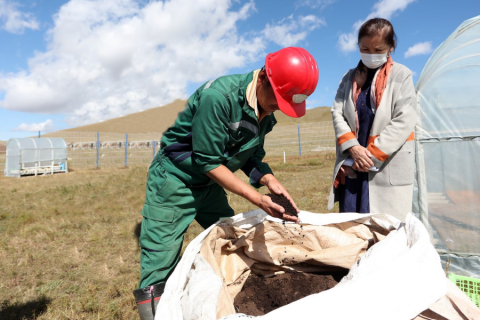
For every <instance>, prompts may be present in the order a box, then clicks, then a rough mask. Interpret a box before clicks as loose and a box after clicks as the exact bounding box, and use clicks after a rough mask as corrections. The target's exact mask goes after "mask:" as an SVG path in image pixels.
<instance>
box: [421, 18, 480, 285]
mask: <svg viewBox="0 0 480 320" xmlns="http://www.w3.org/2000/svg"><path fill="white" fill-rule="evenodd" d="M479 83H480V16H477V17H475V18H472V19H470V20H467V21H465V22H464V23H462V24H461V25H460V26H459V27H458V28H457V29H456V30H455V31H454V32H453V33H452V34H451V35H450V36H449V37H448V38H447V39H446V40H445V41H444V42H443V43H442V44H441V45H440V46H439V47H438V48H437V49H436V50H435V52H434V53H433V54H432V56H431V58H430V59H429V60H428V62H427V64H426V65H425V67H424V69H423V71H422V73H421V75H420V77H419V79H418V81H417V83H416V90H417V99H418V124H417V127H416V132H415V134H416V147H417V166H416V169H417V177H416V184H415V195H414V206H413V211H414V212H415V213H417V214H418V217H419V218H420V220H421V221H422V222H423V223H424V224H425V225H426V226H427V229H428V230H429V232H430V234H431V237H432V241H433V244H434V245H435V248H436V249H437V250H438V251H439V252H440V253H441V254H444V255H445V256H444V257H445V259H447V258H448V259H451V260H452V266H451V268H450V270H451V271H454V272H455V273H459V274H463V275H467V276H476V277H479V276H480V260H479V258H478V257H479V255H480V214H479V213H480V170H479V168H480V99H479V88H480V87H479Z"/></svg>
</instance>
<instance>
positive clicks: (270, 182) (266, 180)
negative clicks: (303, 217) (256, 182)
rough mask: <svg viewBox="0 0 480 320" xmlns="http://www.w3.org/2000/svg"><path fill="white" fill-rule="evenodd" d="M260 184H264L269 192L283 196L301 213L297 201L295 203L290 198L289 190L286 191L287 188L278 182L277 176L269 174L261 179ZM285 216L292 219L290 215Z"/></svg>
mask: <svg viewBox="0 0 480 320" xmlns="http://www.w3.org/2000/svg"><path fill="white" fill-rule="evenodd" d="M260 184H263V185H264V186H265V187H267V188H268V190H270V192H271V193H273V194H282V195H283V196H284V197H285V198H287V199H288V200H289V201H290V203H291V204H292V206H293V207H294V208H295V210H296V211H297V213H298V212H300V210H298V207H297V205H296V204H295V201H293V199H292V197H290V195H289V194H288V192H287V189H285V187H284V186H283V185H282V184H281V183H280V181H278V180H277V178H275V176H274V175H273V174H270V173H268V174H266V175H264V176H263V177H262V178H261V179H260ZM268 198H270V197H268ZM270 201H271V200H270ZM285 216H287V217H291V216H288V215H285ZM294 218H296V217H294ZM282 219H283V218H282ZM285 220H289V221H296V220H291V219H285ZM297 220H298V219H297ZM298 221H299V220H298Z"/></svg>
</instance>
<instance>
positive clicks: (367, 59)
mask: <svg viewBox="0 0 480 320" xmlns="http://www.w3.org/2000/svg"><path fill="white" fill-rule="evenodd" d="M360 56H361V59H362V62H363V64H364V65H365V66H366V67H367V68H370V69H377V68H378V67H380V66H381V65H383V64H384V63H385V62H387V56H388V51H387V52H385V53H380V54H369V53H361V52H360Z"/></svg>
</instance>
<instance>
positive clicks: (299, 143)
mask: <svg viewBox="0 0 480 320" xmlns="http://www.w3.org/2000/svg"><path fill="white" fill-rule="evenodd" d="M298 155H299V156H301V155H302V141H301V140H300V125H298Z"/></svg>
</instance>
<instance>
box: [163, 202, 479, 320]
mask: <svg viewBox="0 0 480 320" xmlns="http://www.w3.org/2000/svg"><path fill="white" fill-rule="evenodd" d="M299 217H300V219H301V220H302V223H305V224H311V225H328V224H332V223H342V222H346V221H358V222H359V223H363V222H365V221H366V219H367V218H369V217H373V218H374V219H375V223H376V224H378V225H385V226H387V227H388V228H390V227H395V228H396V230H394V231H391V232H390V233H389V234H388V236H387V237H386V238H385V239H384V240H382V241H380V242H379V243H377V244H375V245H374V246H372V247H371V248H370V249H369V250H368V251H367V252H366V253H365V254H364V256H362V258H361V259H360V260H359V261H358V262H357V264H355V265H354V266H353V267H352V268H351V269H350V272H349V274H348V275H347V276H346V277H345V278H344V279H343V280H342V281H341V282H340V283H339V284H338V285H337V286H336V287H334V288H333V289H330V290H327V291H324V292H321V293H318V294H313V295H310V296H308V297H306V298H304V299H301V300H298V301H296V302H293V303H291V304H289V305H286V306H284V307H282V308H279V309H277V310H275V311H272V312H270V313H268V314H266V315H265V316H261V317H260V318H261V319H265V320H269V319H275V320H282V319H304V320H308V319H318V317H319V312H321V315H322V319H369V320H375V319H378V320H380V319H382V320H383V319H391V320H396V319H398V320H407V319H413V318H415V317H416V315H418V314H419V313H420V312H422V311H423V310H425V309H428V308H429V306H430V305H432V304H433V303H435V302H436V301H438V300H439V299H441V298H442V297H443V296H445V294H446V292H447V286H446V283H447V280H446V279H445V273H444V272H443V270H442V268H441V265H440V263H439V262H440V259H439V256H438V254H437V253H436V252H435V249H434V248H433V246H432V245H431V243H430V239H429V235H428V233H427V231H426V229H425V227H424V226H423V225H422V224H421V223H420V221H418V219H416V218H415V217H414V216H412V215H411V214H410V215H408V217H407V220H406V223H405V224H404V223H401V222H400V221H398V220H397V219H395V218H393V217H391V216H388V215H383V214H378V215H374V214H369V215H364V214H357V213H346V214H315V213H310V212H305V211H302V212H300V214H299ZM264 219H269V220H271V221H277V222H278V223H281V222H280V220H278V219H275V218H271V217H269V216H267V215H266V214H265V212H263V211H261V210H254V211H251V212H247V213H245V214H240V215H236V216H234V217H233V218H231V219H228V221H227V223H229V224H231V225H234V226H236V227H238V228H244V229H249V228H252V227H253V226H254V225H256V224H258V223H261V222H262V221H263V220H264ZM224 220H225V219H224ZM220 222H223V220H222V221H220ZM215 226H216V225H213V226H211V227H210V228H209V229H207V230H205V231H204V232H202V233H201V234H200V235H199V236H198V237H196V238H195V239H194V240H193V241H192V242H191V243H190V244H189V245H188V247H187V248H186V250H185V252H184V254H183V257H182V259H181V260H180V262H179V264H178V265H177V267H176V269H175V271H174V272H173V274H172V275H171V277H170V278H169V280H168V281H167V283H166V286H165V292H164V294H163V295H162V299H160V303H159V305H158V308H157V313H156V319H157V320H158V319H162V320H167V319H168V320H184V319H197V320H215V319H216V318H215V312H214V310H215V308H216V300H217V297H218V293H219V291H220V287H221V282H222V280H221V279H220V278H219V277H218V276H217V275H216V274H215V272H214V271H213V268H212V267H211V266H210V265H209V264H208V263H207V262H205V260H204V259H203V258H202V256H201V255H200V254H198V253H199V251H200V248H201V246H202V243H203V241H204V239H205V238H206V236H207V235H208V234H209V232H210V231H211V230H212V229H213V228H214V227H215ZM192 267H193V268H192ZM465 299H467V300H468V298H466V297H465ZM240 318H243V319H244V318H245V315H242V314H232V315H230V316H228V317H226V319H228V320H231V319H240ZM472 319H473V318H472Z"/></svg>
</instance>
